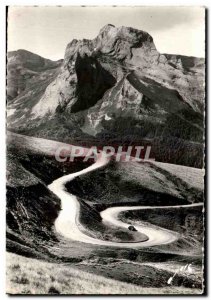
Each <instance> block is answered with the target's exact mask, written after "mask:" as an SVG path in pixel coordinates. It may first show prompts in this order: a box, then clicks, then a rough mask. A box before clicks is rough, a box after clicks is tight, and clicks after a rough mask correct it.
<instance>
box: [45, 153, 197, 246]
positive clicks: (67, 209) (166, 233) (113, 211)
mask: <svg viewBox="0 0 211 300" xmlns="http://www.w3.org/2000/svg"><path fill="white" fill-rule="evenodd" d="M108 162H109V158H108V157H106V156H105V155H104V154H102V153H101V154H99V157H98V159H97V161H96V162H95V163H94V164H92V165H91V166H89V167H88V168H86V169H84V170H81V171H79V172H76V173H73V174H69V175H65V176H62V177H60V178H58V179H56V180H54V181H53V182H52V183H51V184H50V185H48V188H49V189H50V190H51V191H52V192H53V193H54V194H55V195H57V196H58V197H59V198H60V200H61V211H60V213H59V215H58V217H57V219H56V221H55V228H56V231H57V232H58V233H60V234H61V235H63V236H64V237H66V238H69V239H71V240H75V241H78V242H83V243H89V244H94V245H101V246H110V247H120V248H142V247H151V246H155V245H161V244H169V243H172V242H174V241H176V240H177V239H178V238H179V234H178V233H177V232H173V231H170V230H167V229H164V228H161V227H158V226H154V225H149V224H144V222H143V224H142V225H138V226H136V229H137V230H138V231H140V232H141V233H142V234H145V235H146V236H147V237H148V240H147V241H143V242H135V243H134V242H132V243H130V242H121V243H118V242H112V241H103V240H100V239H95V238H93V237H90V236H88V235H86V234H84V233H83V232H81V231H80V230H79V228H78V226H77V223H78V222H79V220H78V217H79V212H80V203H79V201H78V200H77V197H76V196H75V195H72V194H70V193H68V192H67V191H66V188H65V184H66V183H67V182H69V181H71V180H73V179H74V178H76V177H78V176H80V175H83V174H86V173H89V172H91V171H93V170H96V169H98V168H100V167H103V166H105V165H106V164H107V163H108ZM188 206H195V204H191V205H188ZM170 207H172V206H169V207H167V206H165V207H160V206H159V207H150V206H145V207H143V206H133V207H124V206H123V207H112V208H108V209H106V210H104V211H102V212H101V217H102V219H103V222H104V223H110V224H112V225H115V226H118V227H121V228H128V226H129V224H127V223H124V222H122V221H120V220H119V219H118V215H119V213H120V212H122V211H127V210H137V209H146V208H147V209H156V208H170ZM173 207H187V205H183V206H173Z"/></svg>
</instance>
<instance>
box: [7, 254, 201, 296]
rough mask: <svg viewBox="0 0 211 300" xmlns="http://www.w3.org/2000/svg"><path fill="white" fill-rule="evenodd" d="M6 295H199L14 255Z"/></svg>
mask: <svg viewBox="0 0 211 300" xmlns="http://www.w3.org/2000/svg"><path fill="white" fill-rule="evenodd" d="M6 292H7V293H8V294H32V295H33V294H41V295H45V294H54V295H58V294H68V295H71V294H79V295H80V294H91V295H97V294H101V295H102V294H105V295H109V294H116V295H117V294H127V295H128V294H129V295H130V294H131V295H132V294H201V293H202V291H201V290H200V289H196V288H184V287H172V286H170V287H168V286H166V287H161V288H153V287H140V286H138V285H134V284H128V283H124V282H120V281H117V280H113V279H109V278H105V277H102V276H99V275H94V274H92V273H88V272H84V271H81V270H77V269H76V268H72V267H69V266H68V265H58V264H52V263H46V262H41V261H38V260H35V259H28V258H25V257H21V256H18V255H14V254H8V255H7V285H6Z"/></svg>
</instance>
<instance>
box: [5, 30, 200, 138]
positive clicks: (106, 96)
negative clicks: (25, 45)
mask: <svg viewBox="0 0 211 300" xmlns="http://www.w3.org/2000/svg"><path fill="white" fill-rule="evenodd" d="M55 74H56V75H55ZM54 76H55V77H54V79H53V78H52V77H51V78H49V81H50V82H49V84H48V85H47V88H46V89H45V90H43V89H42V90H41V91H39V93H37V92H36V88H35V89H34V88H33V87H31V91H29V94H28V95H27V96H26V97H24V99H23V98H21V97H20V96H17V97H16V98H15V99H16V100H15V101H14V103H12V104H11V105H10V106H9V108H10V111H11V112H12V113H11V116H10V117H9V118H8V126H9V127H10V128H11V129H16V130H17V129H18V130H22V132H24V133H27V134H31V133H32V132H33V134H36V132H37V133H39V136H42V132H43V127H45V128H46V127H48V124H51V125H49V127H50V128H55V127H56V130H57V131H58V132H59V131H60V132H64V131H65V132H66V129H65V128H67V127H68V126H69V122H70V123H71V127H72V128H73V127H74V128H77V130H78V132H79V134H80V132H81V135H83V133H82V131H83V132H84V134H88V135H92V136H95V137H101V136H102V135H103V134H106V136H108V137H112V138H113V137H116V136H117V135H119V136H121V137H123V138H124V132H125V131H127V136H128V135H129V136H130V134H131V133H132V132H133V133H134V132H135V135H136V137H137V138H139V139H144V138H153V137H155V136H156V137H157V136H159V137H160V136H162V137H163V136H166V135H167V136H169V137H176V138H181V139H184V140H189V141H191V142H201V141H202V139H203V136H202V134H203V133H202V132H203V108H204V59H201V58H195V57H185V56H181V55H169V54H160V53H159V52H158V51H157V49H156V47H155V45H154V42H153V38H152V37H151V36H150V35H149V34H148V33H146V32H144V31H141V30H137V29H134V28H130V27H124V26H122V27H119V28H116V27H115V26H113V25H110V24H108V25H106V26H105V27H103V28H102V29H101V30H100V32H99V34H98V36H97V37H96V38H95V39H93V40H86V39H83V40H76V39H74V40H73V41H71V42H70V43H69V44H68V45H67V48H66V51H65V57H64V61H63V64H62V66H61V69H60V70H59V71H58V73H54ZM9 86H10V82H9ZM30 93H35V96H32V95H30ZM23 103H24V104H23ZM58 120H59V121H58ZM64 120H65V121H64ZM67 120H68V122H67ZM172 120H175V123H174V122H172ZM117 121H118V122H120V121H121V122H122V127H121V130H120V132H115V131H116V128H115V124H116V122H117ZM43 124H45V126H44V125H43ZM56 124H57V125H56ZM36 128H37V129H36ZM128 128H130V131H131V132H129V133H128ZM27 130H28V132H27ZM49 134H50V135H51V133H49ZM43 136H45V134H43ZM48 137H52V136H48ZM62 138H63V136H62V134H61V139H62ZM129 139H130V137H129Z"/></svg>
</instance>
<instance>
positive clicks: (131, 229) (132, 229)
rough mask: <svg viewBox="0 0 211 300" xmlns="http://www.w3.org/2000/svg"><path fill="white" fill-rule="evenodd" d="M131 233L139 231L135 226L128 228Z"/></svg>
mask: <svg viewBox="0 0 211 300" xmlns="http://www.w3.org/2000/svg"><path fill="white" fill-rule="evenodd" d="M128 229H129V230H130V231H138V230H137V229H136V228H135V227H134V226H133V225H130V226H128Z"/></svg>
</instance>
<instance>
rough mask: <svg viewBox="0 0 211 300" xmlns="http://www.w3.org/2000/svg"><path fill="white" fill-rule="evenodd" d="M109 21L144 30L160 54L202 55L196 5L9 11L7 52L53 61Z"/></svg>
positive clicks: (201, 31)
mask: <svg viewBox="0 0 211 300" xmlns="http://www.w3.org/2000/svg"><path fill="white" fill-rule="evenodd" d="M108 23H110V24H113V25H115V26H122V25H124V26H130V27H134V28H137V29H141V30H144V31H147V32H148V33H149V34H151V35H152V37H153V39H154V42H155V45H156V47H157V49H158V51H159V52H161V53H173V54H183V55H189V56H198V57H204V51H205V50H204V48H205V43H204V36H205V33H204V9H203V8H199V7H70V6H69V7H68V6H66V7H65V6H63V7H58V6H57V7H26V6H25V7H24V6H22V7H18V6H17V7H10V8H9V15H8V50H9V51H12V50H17V49H26V50H29V51H31V52H34V53H37V54H39V55H41V56H43V57H46V58H50V59H53V60H57V59H60V58H63V56H64V51H65V47H66V45H67V43H69V42H70V41H71V40H72V39H73V38H76V39H82V38H88V39H93V38H94V37H95V36H96V35H97V34H98V32H99V30H100V29H101V28H102V27H103V26H104V25H106V24H108Z"/></svg>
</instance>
